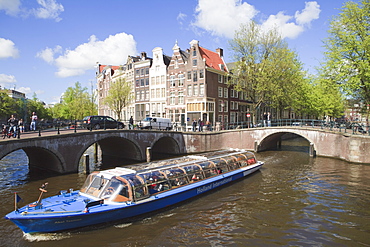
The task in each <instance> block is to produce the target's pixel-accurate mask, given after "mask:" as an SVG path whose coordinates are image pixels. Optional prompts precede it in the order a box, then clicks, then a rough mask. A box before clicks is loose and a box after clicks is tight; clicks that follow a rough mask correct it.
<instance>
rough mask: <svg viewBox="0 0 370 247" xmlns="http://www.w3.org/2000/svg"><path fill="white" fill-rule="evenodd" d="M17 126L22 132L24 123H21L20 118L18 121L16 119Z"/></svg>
mask: <svg viewBox="0 0 370 247" xmlns="http://www.w3.org/2000/svg"><path fill="white" fill-rule="evenodd" d="M18 128H19V131H20V132H22V133H23V132H24V124H23V119H22V118H21V119H19V121H18Z"/></svg>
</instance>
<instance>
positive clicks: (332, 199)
mask: <svg viewBox="0 0 370 247" xmlns="http://www.w3.org/2000/svg"><path fill="white" fill-rule="evenodd" d="M305 145H307V143H304V142H303V141H302V140H299V139H296V140H290V141H284V142H283V146H282V150H280V151H267V152H261V153H258V154H257V157H258V159H260V160H263V161H264V162H265V166H264V167H263V168H262V169H261V170H260V171H259V172H257V173H255V174H253V175H251V176H249V177H247V178H245V179H243V180H240V181H238V182H235V183H233V184H232V185H230V186H226V187H223V188H221V189H218V190H217V191H214V192H212V193H209V194H207V195H205V196H203V197H199V198H197V199H195V200H191V201H188V202H186V203H184V204H181V205H178V206H176V207H174V208H171V209H168V210H165V211H162V212H159V213H157V214H155V215H151V216H147V217H144V218H139V219H137V220H135V221H133V222H129V223H122V224H120V223H117V224H113V225H110V224H108V225H106V226H99V227H91V228H88V229H84V230H83V231H81V230H77V231H73V232H68V233H54V234H33V235H31V234H24V233H23V232H22V231H21V230H19V229H18V228H17V227H16V226H15V225H13V224H12V223H11V222H10V221H7V220H5V219H4V218H3V217H2V218H1V219H0V246H38V247H40V246H53V247H59V246H63V247H65V246H81V247H84V246H112V247H113V246H370V166H369V165H363V164H352V163H348V162H345V161H341V160H337V159H330V158H320V157H317V158H310V157H309V155H308V147H307V146H305ZM0 171H1V175H0V197H1V199H2V200H1V204H0V214H1V216H4V215H5V214H7V213H8V212H10V211H12V210H13V209H14V192H18V194H19V195H20V196H21V197H22V198H23V201H22V202H21V203H20V204H21V205H25V204H27V203H30V202H33V201H35V200H37V198H38V196H39V191H38V188H39V187H40V185H41V184H43V183H44V182H48V184H49V185H48V193H47V195H54V194H56V193H58V191H59V190H62V189H68V188H74V189H77V188H79V187H81V185H82V184H83V182H84V179H85V175H84V174H69V175H58V176H55V175H52V174H42V173H37V174H29V173H28V167H27V158H26V156H25V155H24V154H23V153H22V151H17V152H15V153H13V154H11V155H8V156H7V157H6V158H4V159H2V160H1V161H0Z"/></svg>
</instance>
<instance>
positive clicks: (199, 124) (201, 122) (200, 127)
mask: <svg viewBox="0 0 370 247" xmlns="http://www.w3.org/2000/svg"><path fill="white" fill-rule="evenodd" d="M198 128H199V129H198V131H199V132H201V131H203V121H202V119H200V118H199V120H198Z"/></svg>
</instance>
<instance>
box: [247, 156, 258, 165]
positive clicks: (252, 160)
mask: <svg viewBox="0 0 370 247" xmlns="http://www.w3.org/2000/svg"><path fill="white" fill-rule="evenodd" d="M247 163H248V165H252V164H255V163H256V159H255V158H254V157H251V158H248V161H247Z"/></svg>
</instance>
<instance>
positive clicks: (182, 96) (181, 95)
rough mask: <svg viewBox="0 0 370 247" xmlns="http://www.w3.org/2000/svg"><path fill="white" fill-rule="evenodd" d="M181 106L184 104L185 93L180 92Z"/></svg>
mask: <svg viewBox="0 0 370 247" xmlns="http://www.w3.org/2000/svg"><path fill="white" fill-rule="evenodd" d="M178 96H179V105H183V104H184V92H179V95H178Z"/></svg>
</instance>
